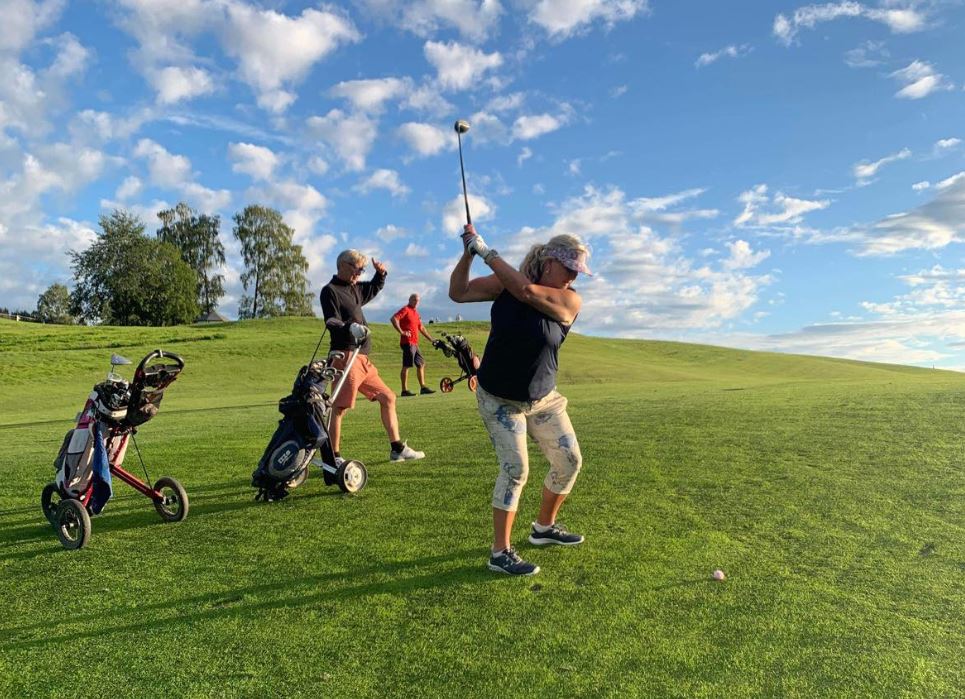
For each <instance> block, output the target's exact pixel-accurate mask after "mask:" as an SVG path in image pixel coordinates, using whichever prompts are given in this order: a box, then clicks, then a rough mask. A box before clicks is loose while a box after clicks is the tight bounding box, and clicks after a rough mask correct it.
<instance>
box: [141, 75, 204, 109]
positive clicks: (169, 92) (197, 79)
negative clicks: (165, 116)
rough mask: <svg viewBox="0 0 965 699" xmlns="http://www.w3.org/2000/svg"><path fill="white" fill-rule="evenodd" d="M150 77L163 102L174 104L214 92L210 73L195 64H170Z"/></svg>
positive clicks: (158, 98) (159, 100) (159, 99)
mask: <svg viewBox="0 0 965 699" xmlns="http://www.w3.org/2000/svg"><path fill="white" fill-rule="evenodd" d="M149 79H150V81H151V85H152V86H153V87H154V89H155V91H156V92H157V101H158V102H159V103H161V104H174V103H176V102H181V101H182V100H189V99H193V98H195V97H200V96H201V95H208V94H211V93H212V92H214V81H213V80H212V79H211V75H210V73H208V71H206V70H204V69H203V68H196V67H194V66H187V67H181V66H168V67H166V68H162V69H161V70H158V71H152V72H151V73H150V76H149Z"/></svg>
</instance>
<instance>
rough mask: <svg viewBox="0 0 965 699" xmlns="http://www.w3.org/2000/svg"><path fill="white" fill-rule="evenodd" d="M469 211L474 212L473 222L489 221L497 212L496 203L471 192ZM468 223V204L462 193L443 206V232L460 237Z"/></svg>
mask: <svg viewBox="0 0 965 699" xmlns="http://www.w3.org/2000/svg"><path fill="white" fill-rule="evenodd" d="M469 212H470V213H471V214H472V222H473V223H474V224H475V223H479V222H481V221H488V220H490V219H492V217H493V216H494V215H495V213H496V207H495V205H494V204H493V203H492V202H490V201H489V200H488V199H486V198H485V197H482V196H479V195H477V194H472V193H470V194H469ZM465 225H466V205H465V203H464V202H463V198H462V194H459V195H458V196H456V197H454V198H453V199H450V200H449V202H448V203H446V205H445V206H444V207H443V211H442V228H441V230H442V234H443V236H452V237H453V238H458V236H460V235H462V228H463V226H465Z"/></svg>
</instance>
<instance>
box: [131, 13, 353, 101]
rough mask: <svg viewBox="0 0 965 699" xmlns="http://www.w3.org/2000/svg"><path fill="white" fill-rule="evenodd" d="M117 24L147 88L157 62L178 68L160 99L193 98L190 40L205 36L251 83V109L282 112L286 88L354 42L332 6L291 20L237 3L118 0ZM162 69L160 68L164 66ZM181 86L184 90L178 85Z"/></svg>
mask: <svg viewBox="0 0 965 699" xmlns="http://www.w3.org/2000/svg"><path fill="white" fill-rule="evenodd" d="M119 4H120V5H121V7H122V8H123V10H124V12H123V14H122V15H121V17H120V26H121V27H122V28H123V29H124V30H126V31H127V32H128V33H130V34H131V35H132V36H134V37H135V39H137V41H138V43H139V48H138V50H137V52H136V53H135V55H134V64H135V66H136V67H137V68H138V69H139V70H140V71H141V72H142V73H144V75H145V76H146V77H148V79H149V80H151V81H152V84H155V85H156V86H158V84H157V79H156V78H155V77H154V76H155V74H156V73H157V72H158V70H159V68H160V66H161V65H166V66H169V67H181V68H182V70H184V71H187V73H182V74H176V73H170V71H169V74H168V75H166V76H165V77H163V79H161V80H160V83H159V85H160V86H161V87H165V88H166V89H167V92H165V93H159V95H158V99H159V100H160V101H162V102H164V101H166V100H167V101H171V100H172V98H173V97H175V96H177V95H179V94H181V93H182V92H183V91H185V90H187V92H188V93H189V94H191V95H192V96H193V95H194V94H197V92H198V90H200V89H202V88H204V87H205V83H204V78H203V76H201V75H200V74H198V73H197V72H195V71H197V70H200V69H197V68H184V66H189V65H191V64H192V63H194V62H195V61H196V60H197V59H196V56H195V55H194V53H193V51H192V49H191V47H190V42H191V41H192V40H194V39H195V38H196V37H198V36H200V35H202V34H204V33H210V34H211V35H213V36H214V37H215V38H217V39H218V40H219V41H220V44H221V47H222V49H223V50H224V52H225V53H226V54H227V55H228V56H230V57H232V58H234V59H235V60H236V61H237V77H238V78H240V79H241V80H242V81H244V82H245V83H247V84H248V85H250V86H251V87H252V88H253V89H254V91H255V93H256V96H257V101H258V104H259V105H260V106H261V107H263V108H264V109H267V110H269V111H272V112H276V113H277V112H281V111H284V110H285V109H286V108H287V107H288V106H289V105H290V104H291V103H292V102H293V101H294V100H295V94H294V92H292V89H291V88H292V87H293V86H294V85H296V84H297V83H299V82H300V81H301V80H302V79H303V78H304V77H305V75H307V73H308V71H309V70H310V69H311V68H312V67H313V66H314V65H315V64H316V63H317V62H318V61H320V60H322V59H323V58H325V57H326V56H328V55H330V54H331V53H332V52H334V51H335V50H336V49H337V48H338V47H339V46H342V45H344V44H347V43H352V42H356V41H359V40H360V39H361V35H360V34H359V32H358V31H357V30H356V28H355V26H354V25H353V24H352V22H351V20H350V19H348V17H347V16H346V15H345V14H344V13H342V12H341V11H340V10H337V9H335V8H333V7H332V6H325V7H324V8H323V9H313V8H308V9H305V10H303V11H302V13H301V14H300V15H298V16H288V15H285V14H282V13H280V12H276V11H274V10H271V9H261V8H257V7H254V6H252V5H250V4H248V3H247V2H244V1H242V0H218V1H209V0H119ZM165 70H167V69H165ZM185 83H187V84H188V87H184V84H185Z"/></svg>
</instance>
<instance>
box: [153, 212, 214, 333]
mask: <svg viewBox="0 0 965 699" xmlns="http://www.w3.org/2000/svg"><path fill="white" fill-rule="evenodd" d="M157 217H158V218H159V219H161V227H160V228H159V229H158V231H157V238H158V240H160V241H162V242H165V243H171V244H172V245H174V247H176V248H177V249H178V250H180V252H181V259H183V260H184V261H185V262H187V263H188V264H189V265H190V266H191V268H192V269H193V270H194V271H195V274H196V275H197V278H198V280H197V300H198V306H200V307H201V312H202V313H205V314H207V313H210V312H211V311H213V310H214V309H215V308H217V306H218V300H219V299H220V298H221V297H222V296H224V275H222V274H217V273H215V269H216V268H217V267H220V266H221V265H223V264H224V262H225V256H224V245H222V244H221V238H220V236H219V235H218V231H219V229H220V228H221V218H220V217H219V216H209V215H207V214H198V213H196V212H195V211H194V210H193V209H192V208H191V207H190V206H188V205H187V204H185V203H184V202H180V203H179V204H178V205H177V206H175V207H174V208H173V209H165V210H164V211H159V212H158V215H157Z"/></svg>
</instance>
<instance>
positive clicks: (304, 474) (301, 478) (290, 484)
mask: <svg viewBox="0 0 965 699" xmlns="http://www.w3.org/2000/svg"><path fill="white" fill-rule="evenodd" d="M306 478H308V464H305V468H303V469H302V470H301V471H299V472H298V473H297V474H295V476H294V478H290V479H289V480H288V481H287V482H286V483H285V487H286V488H297V487H298V486H300V485H301V484H302V483H304V482H305V479H306Z"/></svg>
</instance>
